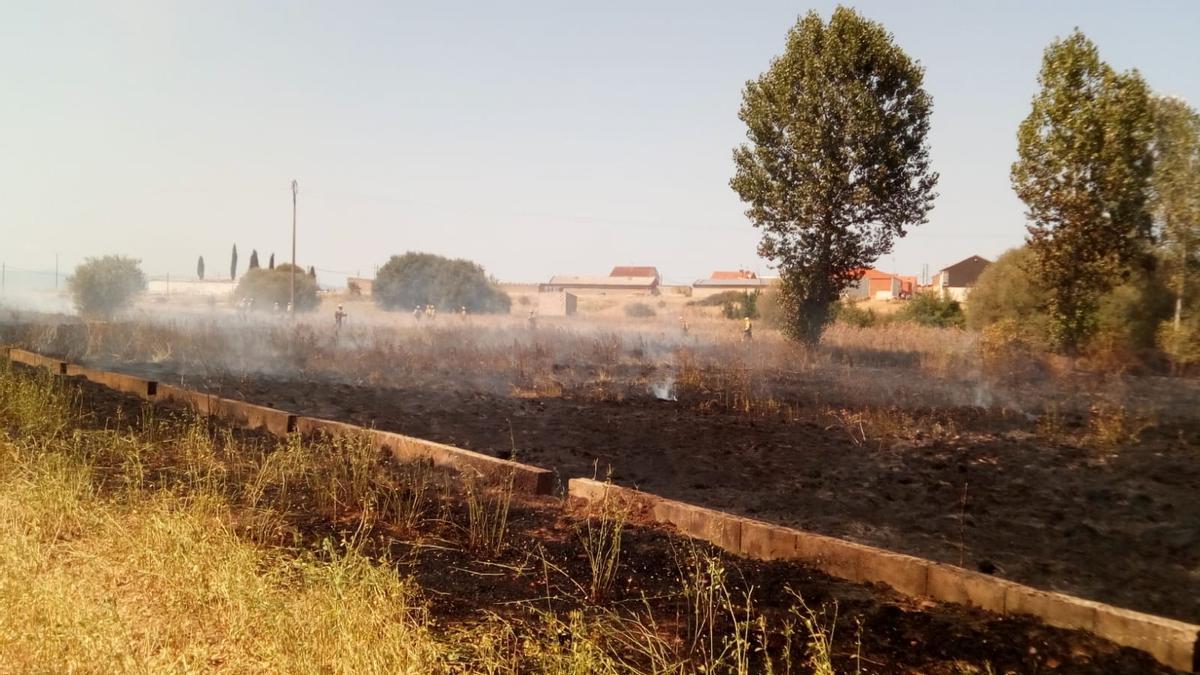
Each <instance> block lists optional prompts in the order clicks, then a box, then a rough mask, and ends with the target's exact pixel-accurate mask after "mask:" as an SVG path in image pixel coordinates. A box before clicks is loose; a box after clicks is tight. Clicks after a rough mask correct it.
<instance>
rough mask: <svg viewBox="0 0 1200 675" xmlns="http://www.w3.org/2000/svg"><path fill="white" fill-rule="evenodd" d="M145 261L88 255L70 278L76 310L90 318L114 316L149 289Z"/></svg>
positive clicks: (113, 256)
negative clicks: (143, 270)
mask: <svg viewBox="0 0 1200 675" xmlns="http://www.w3.org/2000/svg"><path fill="white" fill-rule="evenodd" d="M140 262H141V261H139V260H136V259H133V258H126V257H124V256H118V255H107V256H104V257H102V258H88V259H86V260H85V261H84V262H83V263H82V264H80V265H79V266H78V267H76V268H75V273H74V274H72V275H71V276H70V277H68V278H67V288H68V290H70V291H71V297H72V298H73V299H74V301H75V309H77V310H78V311H79V313H80V314H81V315H83V316H86V317H90V318H100V319H110V318H112V317H113V316H114V315H115V314H117V313H118V312H120V311H121V310H123V309H125V308H126V307H128V306H129V304H130V303H131V302H132V301H133V299H134V297H135V296H136V295H137V294H138V293H139V292H141V291H143V290H145V289H146V275H145V274H143V273H142V270H141V267H139V264H140Z"/></svg>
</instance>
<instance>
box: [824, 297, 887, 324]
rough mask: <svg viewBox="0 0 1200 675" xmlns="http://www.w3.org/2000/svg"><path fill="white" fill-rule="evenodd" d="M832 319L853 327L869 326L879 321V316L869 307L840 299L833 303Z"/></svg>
mask: <svg viewBox="0 0 1200 675" xmlns="http://www.w3.org/2000/svg"><path fill="white" fill-rule="evenodd" d="M833 320H834V321H840V322H841V323H844V324H846V325H848V326H854V327H855V328H869V327H871V326H874V325H875V324H876V323H878V322H879V317H878V316H876V314H875V312H874V311H872V310H871V309H870V308H867V309H863V308H862V307H859V306H858V305H857V304H855V303H853V302H847V301H845V300H842V301H839V302H837V303H835V304H834V305H833Z"/></svg>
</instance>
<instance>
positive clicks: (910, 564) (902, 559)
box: [858, 547, 933, 596]
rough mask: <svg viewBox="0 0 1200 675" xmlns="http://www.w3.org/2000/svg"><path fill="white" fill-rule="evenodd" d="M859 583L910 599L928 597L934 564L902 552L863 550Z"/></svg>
mask: <svg viewBox="0 0 1200 675" xmlns="http://www.w3.org/2000/svg"><path fill="white" fill-rule="evenodd" d="M862 548H863V551H862V554H861V555H860V557H859V559H858V581H867V582H871V583H880V584H884V585H886V586H889V587H891V588H893V589H895V590H896V591H899V592H900V593H903V594H905V595H910V596H922V595H927V594H928V583H929V568H930V567H931V566H932V565H933V563H931V562H929V561H928V560H923V559H921V558H915V557H913V556H911V555H903V554H901V553H892V552H891V551H885V550H882V549H877V548H872V547H862Z"/></svg>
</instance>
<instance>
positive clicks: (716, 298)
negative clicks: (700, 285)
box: [687, 291, 745, 307]
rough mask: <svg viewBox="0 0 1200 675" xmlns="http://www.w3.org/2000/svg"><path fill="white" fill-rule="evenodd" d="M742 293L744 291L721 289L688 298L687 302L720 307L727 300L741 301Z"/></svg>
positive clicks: (694, 304)
mask: <svg viewBox="0 0 1200 675" xmlns="http://www.w3.org/2000/svg"><path fill="white" fill-rule="evenodd" d="M743 295H745V293H743V292H742V291H722V292H720V293H714V294H712V295H710V296H708V297H706V298H701V299H699V300H689V301H688V303H687V304H688V305H692V306H695V307H721V306H723V305H725V304H726V303H729V302H741V299H742V296H743Z"/></svg>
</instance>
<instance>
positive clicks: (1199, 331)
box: [1157, 317, 1200, 371]
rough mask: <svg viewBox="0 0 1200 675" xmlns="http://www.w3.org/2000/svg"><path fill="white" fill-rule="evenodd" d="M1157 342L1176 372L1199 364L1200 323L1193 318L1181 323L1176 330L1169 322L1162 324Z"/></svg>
mask: <svg viewBox="0 0 1200 675" xmlns="http://www.w3.org/2000/svg"><path fill="white" fill-rule="evenodd" d="M1157 341H1158V346H1159V349H1162V350H1163V353H1164V354H1166V355H1167V358H1169V359H1171V363H1172V364H1173V365H1174V366H1175V369H1176V370H1177V371H1182V370H1186V369H1187V368H1188V367H1190V366H1193V365H1195V364H1197V363H1200V321H1198V320H1197V319H1196V318H1195V317H1193V318H1192V319H1191V320H1190V321H1184V322H1182V323H1181V324H1180V326H1179V328H1178V329H1176V328H1175V324H1174V323H1172V322H1170V321H1164V322H1162V323H1161V324H1160V325H1159V327H1158V336H1157Z"/></svg>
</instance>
